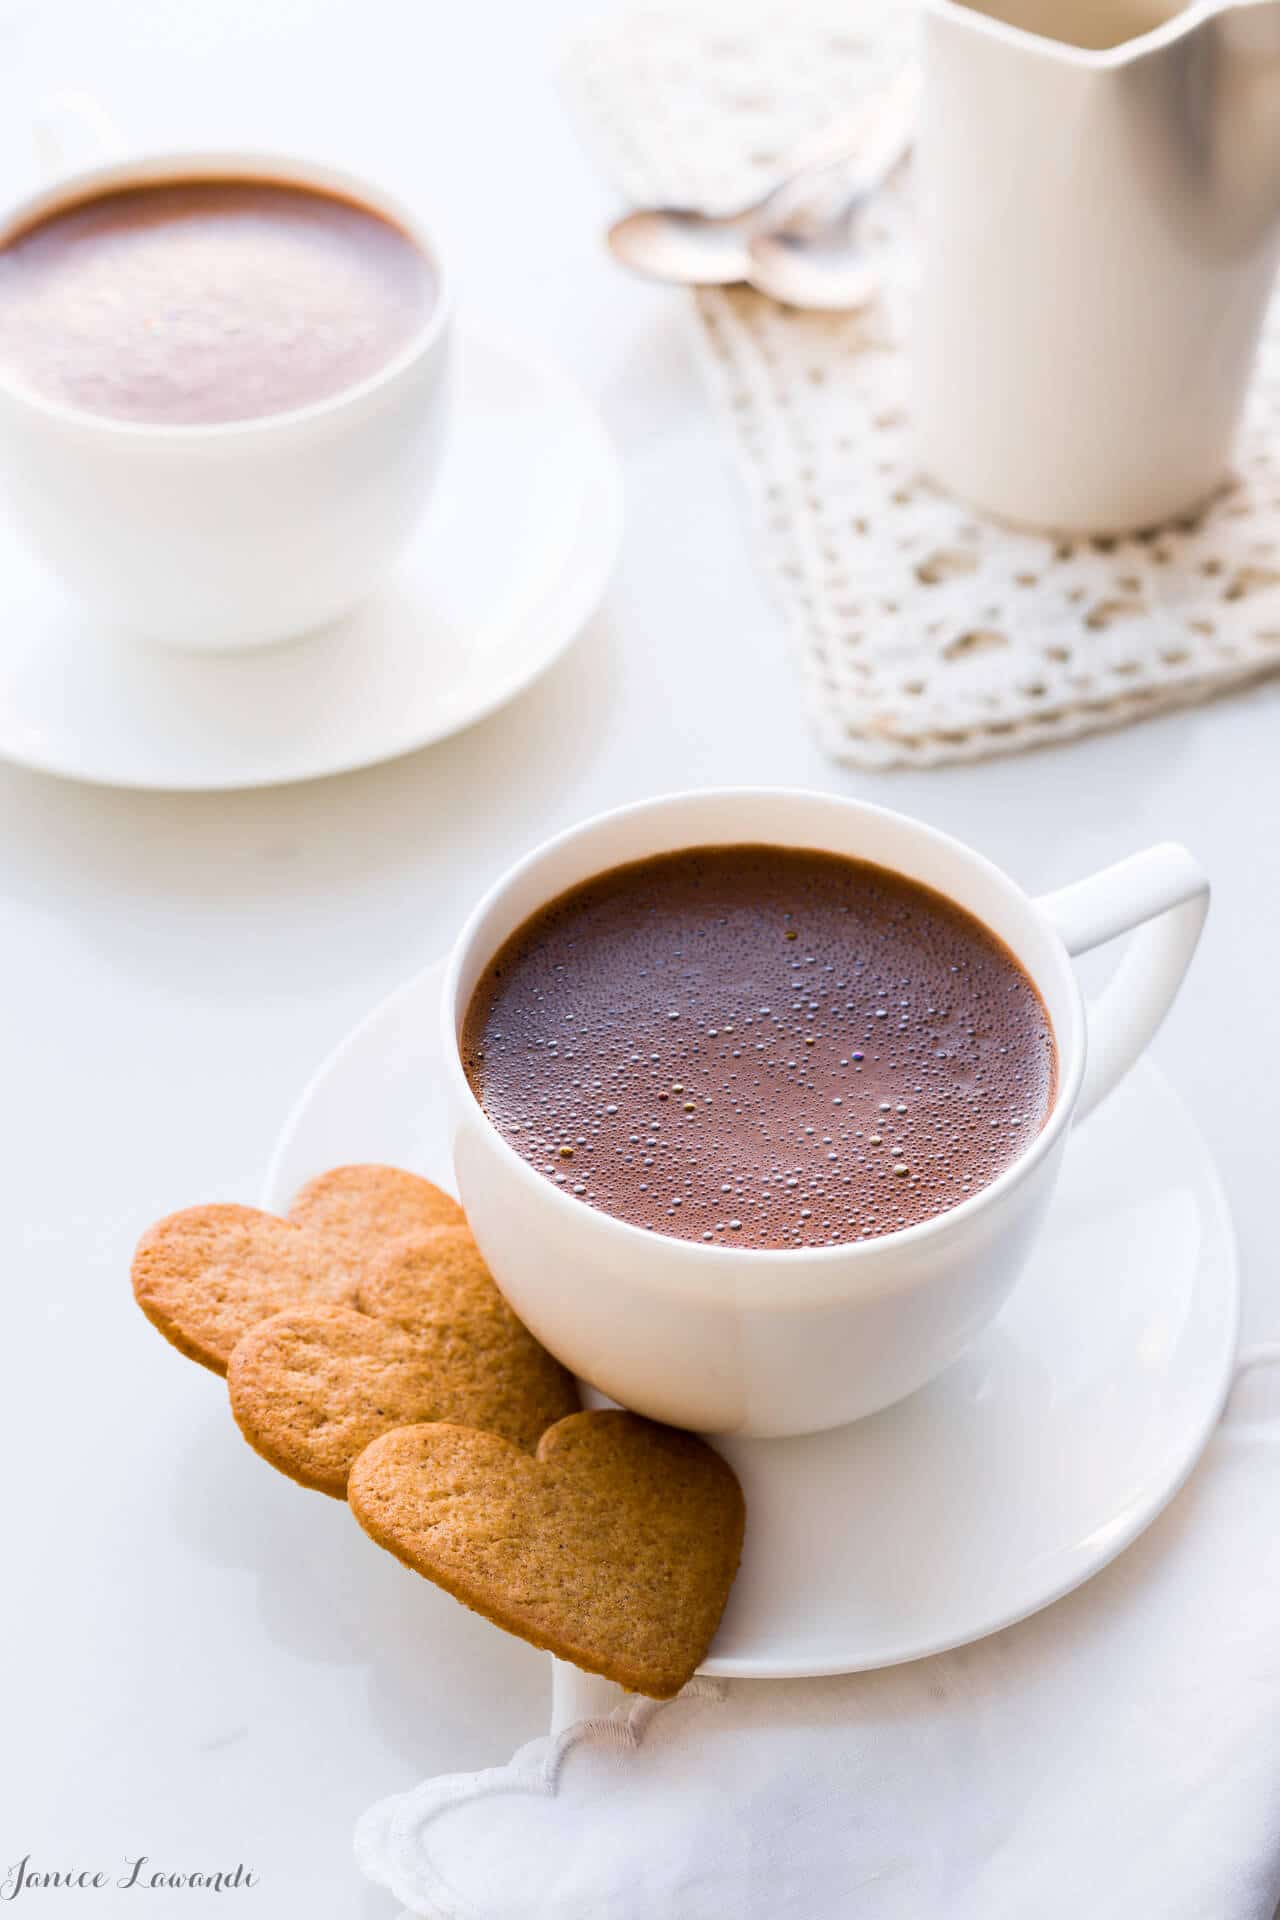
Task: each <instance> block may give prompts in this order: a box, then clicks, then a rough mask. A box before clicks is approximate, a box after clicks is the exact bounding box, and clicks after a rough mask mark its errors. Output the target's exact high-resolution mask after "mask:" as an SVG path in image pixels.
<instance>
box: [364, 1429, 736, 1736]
mask: <svg viewBox="0 0 1280 1920" xmlns="http://www.w3.org/2000/svg"><path fill="white" fill-rule="evenodd" d="M347 1497H348V1499H349V1500H350V1503H351V1508H352V1511H353V1513H354V1514H355V1516H356V1519H357V1520H358V1521H359V1522H360V1525H361V1526H362V1527H363V1528H364V1530H365V1532H366V1533H368V1534H370V1535H371V1536H372V1538H373V1539H374V1540H376V1541H377V1542H378V1544H379V1545H380V1546H383V1547H386V1548H387V1549H388V1550H389V1551H390V1552H391V1553H394V1554H395V1555H396V1557H397V1558H398V1559H400V1560H403V1561H404V1563H405V1565H406V1566H410V1567H412V1568H414V1569H415V1571H416V1572H418V1573H421V1574H423V1575H424V1576H425V1577H426V1578H427V1579H428V1580H431V1581H433V1582H434V1583H435V1584H436V1585H437V1586H440V1587H443V1588H445V1590H446V1591H447V1592H449V1593H452V1594H453V1595H454V1596H455V1597H456V1598H457V1599H459V1600H461V1601H463V1602H464V1603H465V1604H466V1605H467V1606H469V1607H472V1608H474V1610H475V1611H476V1612H477V1613H482V1614H484V1616H485V1617H486V1618H487V1619H489V1620H492V1621H494V1622H495V1623H496V1624H497V1625H498V1626H501V1627H505V1628H507V1630H508V1631H509V1632H511V1633H515V1634H518V1635H519V1636H520V1638H521V1639H524V1640H528V1641H531V1642H532V1643H533V1645H534V1646H537V1647H545V1648H547V1649H549V1651H550V1652H552V1653H554V1654H557V1655H559V1657H560V1658H561V1659H564V1660H569V1661H572V1662H573V1663H574V1664H575V1665H576V1666H579V1667H585V1668H586V1669H587V1671H588V1672H590V1673H601V1674H604V1675H606V1676H607V1677H608V1678H609V1679H611V1680H616V1681H617V1682H618V1683H619V1684H620V1685H622V1686H624V1687H630V1688H632V1689H633V1690H634V1691H636V1692H638V1693H646V1694H651V1695H653V1696H654V1697H655V1698H657V1699H660V1700H665V1699H669V1698H671V1696H672V1695H673V1694H676V1693H678V1692H679V1690H680V1688H681V1687H682V1686H683V1685H684V1683H685V1681H686V1680H688V1679H689V1678H690V1676H691V1675H692V1674H693V1672H694V1671H695V1669H696V1668H697V1666H698V1664H699V1663H700V1661H701V1660H702V1659H703V1658H704V1657H705V1655H706V1653H707V1650H708V1648H709V1647H710V1644H711V1641H712V1638H713V1636H714V1634H715V1630H716V1628H717V1626H718V1625H719V1622H720V1616H721V1613H722V1612H723V1610H724V1604H725V1601H726V1600H727V1598H728V1595H729V1588H730V1586H731V1584H732V1581H733V1577H734V1574H735V1572H736V1571H737V1566H738V1560H739V1557H740V1555H741V1551H742V1534H743V1521H744V1510H743V1500H742V1490H741V1488H740V1487H739V1485H738V1482H737V1480H736V1478H735V1477H734V1474H733V1472H732V1470H731V1468H730V1467H729V1466H728V1465H727V1463H726V1462H725V1461H724V1460H722V1459H721V1457H720V1455H719V1454H718V1453H716V1452H715V1451H714V1450H713V1449H712V1448H711V1447H709V1446H707V1444H706V1443H705V1442H704V1441H702V1440H698V1439H695V1437H694V1436H693V1435H692V1434H687V1433H678V1432H676V1431H675V1430H674V1429H673V1428H670V1427H660V1426H656V1425H655V1424H654V1423H653V1422H652V1421H649V1420H642V1419H640V1418H638V1417H637V1416H636V1415H635V1414H630V1413H618V1412H592V1413H575V1414H573V1415H571V1416H570V1417H569V1418H567V1419H564V1420H561V1421H560V1422H559V1423H558V1424H557V1425H556V1426H554V1427H552V1428H550V1429H549V1431H548V1432H546V1433H544V1434H543V1436H542V1440H541V1442H540V1443H539V1446H538V1451H537V1455H536V1457H530V1456H529V1455H528V1454H526V1453H521V1452H520V1451H519V1450H518V1449H517V1448H516V1447H514V1446H512V1445H511V1444H510V1443H509V1442H507V1441H505V1440H502V1439H500V1438H499V1437H498V1436H496V1435H495V1434H492V1433H479V1432H475V1431H473V1430H470V1429H468V1428H465V1427H461V1426H453V1425H449V1424H443V1423H437V1424H435V1425H432V1426H415V1427H400V1428H398V1429H397V1430H395V1431H393V1432H390V1433H385V1434H383V1436H382V1437H381V1439H378V1440H375V1441H374V1442H373V1443H372V1445H371V1446H368V1447H366V1448H365V1450H364V1452H363V1453H361V1454H360V1456H359V1458H358V1459H357V1460H356V1462H355V1465H354V1466H353V1467H352V1469H351V1474H350V1479H349V1481H348V1487H347Z"/></svg>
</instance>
